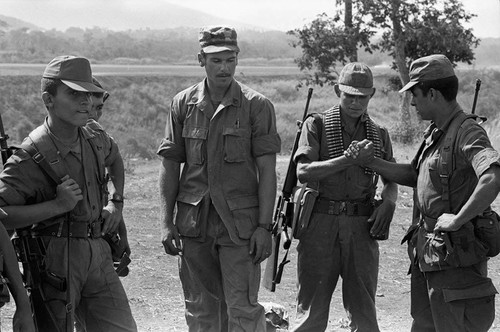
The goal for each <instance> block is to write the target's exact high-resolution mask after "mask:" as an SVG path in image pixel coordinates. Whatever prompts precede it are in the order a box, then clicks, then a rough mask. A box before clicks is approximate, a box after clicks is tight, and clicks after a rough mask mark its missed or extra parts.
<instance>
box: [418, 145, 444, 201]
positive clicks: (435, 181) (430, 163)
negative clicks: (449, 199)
mask: <svg viewBox="0 0 500 332" xmlns="http://www.w3.org/2000/svg"><path fill="white" fill-rule="evenodd" d="M422 166H423V168H422ZM421 168H422V169H423V170H424V172H425V169H426V168H427V169H429V179H430V180H431V183H432V186H433V187H434V188H435V190H436V191H437V192H441V190H442V188H441V178H440V176H439V155H436V154H435V153H434V155H433V156H432V157H431V158H428V159H427V162H426V163H425V164H423V165H421Z"/></svg>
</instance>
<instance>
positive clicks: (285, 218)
mask: <svg viewBox="0 0 500 332" xmlns="http://www.w3.org/2000/svg"><path fill="white" fill-rule="evenodd" d="M312 92H313V89H312V88H309V90H308V93H307V102H306V106H305V109H304V115H303V116H302V121H297V127H298V128H297V133H296V135H295V140H294V143H293V148H292V154H291V155H290V160H289V162H288V169H287V172H286V176H285V182H284V183H283V187H282V189H281V194H280V196H279V197H278V201H277V203H276V209H275V212H274V218H273V229H272V238H273V243H272V246H273V249H272V252H271V256H269V258H268V259H267V262H266V268H265V272H264V280H263V286H264V287H265V288H266V289H268V290H270V291H271V292H274V291H275V290H276V285H277V284H279V283H280V282H281V276H282V275H283V270H284V267H285V265H286V264H288V263H289V262H290V260H289V259H288V251H289V249H290V246H291V244H292V238H291V235H290V234H291V233H290V232H289V229H291V227H292V220H293V198H292V194H293V188H294V187H295V186H296V185H297V165H296V164H295V162H294V161H293V156H294V154H295V152H296V151H297V148H298V145H299V139H300V133H301V130H302V123H303V122H304V120H305V119H306V117H307V112H308V110H309V102H310V101H311V96H312ZM281 243H283V249H284V250H285V251H286V252H285V256H284V257H283V259H282V261H281V263H279V264H278V261H279V253H280V251H281Z"/></svg>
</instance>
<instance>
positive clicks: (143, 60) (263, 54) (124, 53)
mask: <svg viewBox="0 0 500 332" xmlns="http://www.w3.org/2000/svg"><path fill="white" fill-rule="evenodd" d="M159 4H161V5H159V6H158V8H156V10H154V11H151V9H147V8H145V9H144V10H143V11H141V12H139V13H137V12H131V10H130V8H127V7H126V6H121V7H119V8H115V9H114V12H113V14H112V15H110V14H109V13H107V17H106V20H103V21H102V22H103V24H107V25H110V26H126V27H128V29H126V30H121V31H115V30H110V29H108V28H106V27H99V26H95V27H93V28H85V29H83V28H80V27H70V28H68V29H66V30H65V31H58V30H54V29H52V30H44V29H43V28H41V27H38V26H36V25H34V24H32V23H29V22H25V21H22V20H19V19H17V18H13V17H8V16H5V15H0V32H2V31H3V32H4V33H3V34H2V33H0V43H1V44H2V49H1V50H0V63H2V62H3V63H12V62H20V63H26V62H33V63H46V62H47V61H49V60H50V59H52V58H53V57H54V54H79V55H84V56H86V57H88V58H90V59H91V60H92V61H93V62H94V63H108V64H112V63H120V64H124V63H127V64H179V63H181V64H196V59H195V55H196V53H197V52H198V43H197V33H198V31H199V28H200V26H205V25H213V24H216V23H219V24H225V25H232V26H235V27H236V28H237V31H238V35H239V37H238V39H239V43H240V47H241V49H242V53H241V55H240V59H246V60H247V61H251V62H247V64H250V63H252V64H256V65H266V64H269V65H293V59H296V58H297V57H299V56H300V54H301V49H300V48H296V49H294V48H292V47H291V46H290V41H291V40H293V39H294V37H293V36H290V35H287V34H286V32H283V31H266V30H263V29H262V28H259V27H256V26H251V25H247V24H244V23H240V22H235V21H232V20H230V19H225V18H220V17H215V16H212V15H208V14H205V13H203V12H201V11H197V10H192V9H188V8H185V7H182V6H178V5H173V4H169V3H165V2H159ZM105 5H106V2H103V6H105ZM104 9H105V8H104ZM101 11H102V12H105V10H101ZM146 17H147V23H145V20H146V19H145V18H146ZM145 25H147V26H148V28H140V29H139V28H133V27H139V26H142V27H144V26H145ZM22 28H24V30H23V29H22ZM20 40H22V41H23V42H22V43H20V42H18V41H20ZM474 53H475V57H476V61H475V63H474V66H475V67H477V68H484V67H492V66H496V67H498V66H499V64H498V60H497V58H498V53H500V38H484V39H483V40H481V42H480V44H479V47H478V48H477V49H475V50H474ZM359 59H360V61H363V62H366V63H367V64H368V65H370V66H375V65H390V64H391V62H392V58H391V57H390V56H389V55H388V54H383V53H380V52H377V51H375V52H373V54H369V53H366V52H363V51H362V50H360V51H359ZM460 65H462V64H460Z"/></svg>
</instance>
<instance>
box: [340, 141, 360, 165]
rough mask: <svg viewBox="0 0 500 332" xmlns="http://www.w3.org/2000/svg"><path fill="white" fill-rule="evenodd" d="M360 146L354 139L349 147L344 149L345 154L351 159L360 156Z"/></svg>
mask: <svg viewBox="0 0 500 332" xmlns="http://www.w3.org/2000/svg"><path fill="white" fill-rule="evenodd" d="M358 155H359V147H358V141H352V142H351V144H350V145H349V147H348V148H347V149H346V150H345V151H344V156H345V157H346V158H347V159H350V160H351V161H352V160H354V159H356V158H358Z"/></svg>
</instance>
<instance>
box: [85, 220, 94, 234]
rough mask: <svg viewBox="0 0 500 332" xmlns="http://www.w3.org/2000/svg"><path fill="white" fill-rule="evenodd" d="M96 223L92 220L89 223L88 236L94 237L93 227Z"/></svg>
mask: <svg viewBox="0 0 500 332" xmlns="http://www.w3.org/2000/svg"><path fill="white" fill-rule="evenodd" d="M93 226H94V223H93V222H91V223H90V224H88V225H87V237H89V238H93V235H92V229H93Z"/></svg>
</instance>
